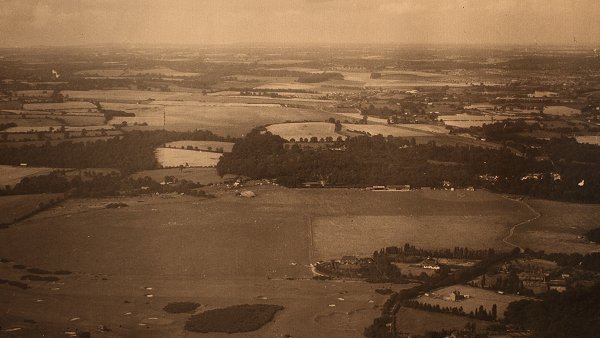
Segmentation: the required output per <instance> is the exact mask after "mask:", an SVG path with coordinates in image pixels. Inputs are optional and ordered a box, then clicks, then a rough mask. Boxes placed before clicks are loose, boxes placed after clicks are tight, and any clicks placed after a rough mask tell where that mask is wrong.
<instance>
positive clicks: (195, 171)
mask: <svg viewBox="0 0 600 338" xmlns="http://www.w3.org/2000/svg"><path fill="white" fill-rule="evenodd" d="M146 176H148V177H150V178H151V179H153V180H154V181H156V182H159V183H160V182H162V181H164V180H165V176H173V177H175V178H177V179H178V180H187V181H191V182H196V183H199V184H203V185H208V184H216V183H223V182H225V180H227V179H231V178H234V176H232V175H225V176H224V177H221V176H219V175H218V174H217V169H215V168H183V170H179V168H167V169H156V170H145V171H140V172H138V173H135V174H133V175H132V177H134V178H142V177H146Z"/></svg>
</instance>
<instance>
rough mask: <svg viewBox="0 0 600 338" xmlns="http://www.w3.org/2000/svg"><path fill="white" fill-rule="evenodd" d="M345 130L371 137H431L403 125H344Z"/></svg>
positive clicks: (426, 133) (428, 134)
mask: <svg viewBox="0 0 600 338" xmlns="http://www.w3.org/2000/svg"><path fill="white" fill-rule="evenodd" d="M344 128H346V130H348V131H356V132H363V133H367V134H370V135H379V134H381V135H383V136H388V135H392V136H395V137H414V136H430V135H431V134H430V133H428V132H424V131H419V130H416V129H411V128H409V127H407V128H405V127H402V126H401V125H394V126H389V125H382V124H344Z"/></svg>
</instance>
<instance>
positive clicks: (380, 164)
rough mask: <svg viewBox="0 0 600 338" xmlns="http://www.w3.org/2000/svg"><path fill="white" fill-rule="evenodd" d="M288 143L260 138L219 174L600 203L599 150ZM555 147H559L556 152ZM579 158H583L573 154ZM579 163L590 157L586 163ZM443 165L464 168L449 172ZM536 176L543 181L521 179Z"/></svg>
mask: <svg viewBox="0 0 600 338" xmlns="http://www.w3.org/2000/svg"><path fill="white" fill-rule="evenodd" d="M284 143H285V141H284V140H283V139H282V138H280V137H278V136H274V135H272V134H270V133H268V132H262V131H258V130H255V131H253V132H251V133H249V134H248V135H247V136H246V137H245V138H244V139H241V140H239V141H238V143H236V145H235V146H234V147H233V151H232V152H231V153H230V154H225V156H223V158H222V159H221V161H220V162H219V164H218V166H217V169H218V171H219V174H220V175H224V174H227V173H230V174H243V175H246V176H248V177H252V178H256V179H263V178H269V179H277V180H278V181H279V183H281V184H283V185H285V186H299V185H300V184H301V183H303V182H308V181H317V180H325V181H326V182H327V185H329V186H370V185H390V184H393V185H396V184H408V185H411V186H412V187H443V182H444V181H448V182H450V183H451V184H452V186H454V187H468V186H473V187H480V188H487V189H490V190H492V191H497V192H502V193H513V194H521V195H530V196H536V197H541V198H550V199H558V200H567V201H576V202H598V201H600V149H598V147H594V148H590V147H579V146H578V145H577V143H574V144H573V143H570V142H563V143H552V144H550V145H548V153H549V154H550V157H551V158H552V159H553V161H538V160H536V159H534V158H530V157H520V156H517V155H515V154H513V153H512V152H511V151H510V150H509V149H506V148H503V149H485V148H481V147H474V146H460V145H456V146H437V145H436V144H435V142H430V143H429V144H422V145H416V144H415V142H411V141H410V140H408V139H402V138H395V137H391V136H388V137H387V138H385V137H383V136H380V135H379V136H373V137H367V136H358V137H353V138H349V139H347V140H345V141H343V140H337V141H336V142H335V144H333V145H332V148H336V149H340V148H341V147H342V146H345V149H346V150H345V151H334V150H332V149H312V148H311V149H301V148H300V147H299V146H297V145H293V146H291V147H289V149H286V148H285V147H283V144H284ZM552 145H556V147H554V149H551V148H553V147H552ZM578 151H580V154H574V153H571V152H575V153H576V152H578ZM582 156H590V157H588V158H587V160H586V162H583V161H581V160H583V158H581V157H582ZM593 156H595V157H593ZM440 162H454V163H461V164H463V165H461V166H444V165H440V164H439V163H440ZM532 173H541V175H540V177H539V178H537V179H526V180H524V179H523V177H526V176H527V175H529V174H532ZM554 173H558V174H559V175H560V179H556V178H555V176H554ZM482 177H496V179H494V180H489V179H485V178H482ZM582 181H583V182H582Z"/></svg>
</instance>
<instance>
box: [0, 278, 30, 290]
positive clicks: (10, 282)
mask: <svg viewBox="0 0 600 338" xmlns="http://www.w3.org/2000/svg"><path fill="white" fill-rule="evenodd" d="M0 284H8V285H10V286H14V287H17V288H19V289H23V290H27V289H29V285H27V284H25V283H22V282H18V281H13V280H8V279H0Z"/></svg>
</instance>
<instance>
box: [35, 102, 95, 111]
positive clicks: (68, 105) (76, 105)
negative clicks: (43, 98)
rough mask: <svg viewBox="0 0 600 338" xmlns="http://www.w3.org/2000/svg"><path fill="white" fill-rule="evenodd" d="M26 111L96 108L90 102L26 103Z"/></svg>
mask: <svg viewBox="0 0 600 338" xmlns="http://www.w3.org/2000/svg"><path fill="white" fill-rule="evenodd" d="M23 109H25V110H71V109H78V110H81V109H85V110H87V109H92V110H96V106H95V105H94V104H93V103H90V102H79V101H67V102H62V103H26V104H24V105H23Z"/></svg>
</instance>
